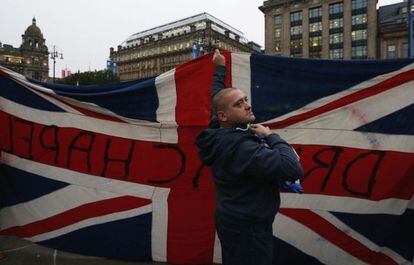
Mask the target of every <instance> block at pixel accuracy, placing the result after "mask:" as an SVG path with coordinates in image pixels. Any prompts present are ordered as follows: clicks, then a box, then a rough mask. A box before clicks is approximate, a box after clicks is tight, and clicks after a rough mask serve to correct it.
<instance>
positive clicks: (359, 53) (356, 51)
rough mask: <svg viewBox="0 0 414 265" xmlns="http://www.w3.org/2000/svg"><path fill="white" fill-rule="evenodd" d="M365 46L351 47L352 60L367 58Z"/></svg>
mask: <svg viewBox="0 0 414 265" xmlns="http://www.w3.org/2000/svg"><path fill="white" fill-rule="evenodd" d="M367 54H368V53H367V46H366V45H364V46H356V47H352V57H353V58H365V57H367Z"/></svg>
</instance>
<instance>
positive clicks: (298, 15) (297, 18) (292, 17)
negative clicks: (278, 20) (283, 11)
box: [290, 11, 302, 22]
mask: <svg viewBox="0 0 414 265" xmlns="http://www.w3.org/2000/svg"><path fill="white" fill-rule="evenodd" d="M296 21H302V11H298V12H293V13H290V22H296Z"/></svg>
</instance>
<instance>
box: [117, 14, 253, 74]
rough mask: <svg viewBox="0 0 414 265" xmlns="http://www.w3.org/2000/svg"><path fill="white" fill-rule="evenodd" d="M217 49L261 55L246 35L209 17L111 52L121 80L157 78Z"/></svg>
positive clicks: (148, 34) (141, 35)
mask: <svg viewBox="0 0 414 265" xmlns="http://www.w3.org/2000/svg"><path fill="white" fill-rule="evenodd" d="M215 48H220V49H225V50H229V51H242V52H260V46H259V45H257V44H256V43H254V42H247V40H246V39H245V38H244V36H243V33H242V32H240V31H239V30H237V29H235V28H233V27H231V26H230V25H228V24H226V23H224V22H223V21H221V20H219V19H217V18H215V17H213V16H211V15H210V14H208V13H201V14H198V15H195V16H192V17H188V18H185V19H182V20H178V21H175V22H172V23H168V24H165V25H161V26H159V27H156V28H152V29H149V30H145V31H142V32H138V33H136V34H133V35H132V36H130V37H129V38H127V39H126V40H125V41H124V42H123V43H122V44H121V45H118V47H117V50H116V51H115V50H114V48H112V47H111V48H110V65H116V68H117V69H116V72H117V74H118V76H119V77H120V80H122V81H124V80H132V79H139V78H145V77H150V76H156V75H159V74H161V73H163V72H166V71H168V70H170V69H172V68H174V67H176V66H177V65H178V64H181V63H183V62H186V61H189V60H191V59H193V58H196V57H198V56H200V55H203V54H204V53H206V52H210V51H212V50H213V49H215Z"/></svg>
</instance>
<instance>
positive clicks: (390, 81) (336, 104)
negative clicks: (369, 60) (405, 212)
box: [266, 69, 414, 129]
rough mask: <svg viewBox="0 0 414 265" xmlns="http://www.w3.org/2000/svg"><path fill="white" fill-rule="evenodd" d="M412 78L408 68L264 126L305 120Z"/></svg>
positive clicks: (277, 126)
mask: <svg viewBox="0 0 414 265" xmlns="http://www.w3.org/2000/svg"><path fill="white" fill-rule="evenodd" d="M413 80H414V69H413V70H409V71H406V72H403V73H400V74H397V75H395V76H393V77H391V78H389V79H387V80H385V81H383V82H380V83H378V84H376V85H374V86H371V87H368V88H365V89H361V90H359V91H357V92H355V93H352V94H350V95H347V96H345V97H342V98H340V99H337V100H334V101H332V102H329V103H328V104H326V105H323V106H321V107H319V108H315V109H312V110H310V111H308V112H305V113H301V114H298V115H295V116H292V117H289V118H287V119H285V120H281V121H277V122H273V123H266V126H269V127H271V128H272V129H280V128H286V127H288V126H291V125H293V124H295V123H298V122H301V121H304V120H307V119H309V118H312V117H315V116H318V115H320V114H322V113H326V112H328V111H331V110H333V109H336V108H340V107H343V106H345V105H348V104H351V103H353V102H356V101H358V100H361V99H364V98H367V97H370V96H374V95H376V94H379V93H382V92H384V91H387V90H389V89H392V88H394V87H396V86H399V85H401V84H404V83H406V82H409V81H413Z"/></svg>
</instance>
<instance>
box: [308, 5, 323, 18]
mask: <svg viewBox="0 0 414 265" xmlns="http://www.w3.org/2000/svg"><path fill="white" fill-rule="evenodd" d="M321 16H322V8H321V7H315V8H311V9H309V18H315V17H321Z"/></svg>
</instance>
